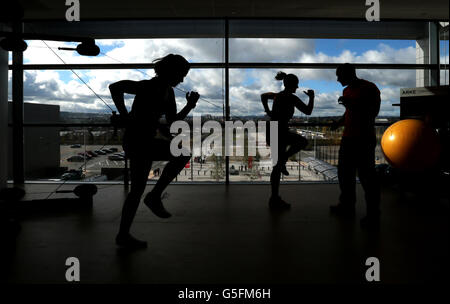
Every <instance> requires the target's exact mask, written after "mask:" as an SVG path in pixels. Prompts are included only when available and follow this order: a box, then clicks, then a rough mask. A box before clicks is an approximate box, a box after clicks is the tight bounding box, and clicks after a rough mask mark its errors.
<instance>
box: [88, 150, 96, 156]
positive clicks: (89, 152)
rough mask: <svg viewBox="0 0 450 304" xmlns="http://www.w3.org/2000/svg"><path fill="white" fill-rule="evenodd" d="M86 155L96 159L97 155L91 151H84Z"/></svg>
mask: <svg viewBox="0 0 450 304" xmlns="http://www.w3.org/2000/svg"><path fill="white" fill-rule="evenodd" d="M86 153H87V154H89V155H90V156H91V157H97V156H98V154H97V153H95V152H93V151H90V150H89V151H86Z"/></svg>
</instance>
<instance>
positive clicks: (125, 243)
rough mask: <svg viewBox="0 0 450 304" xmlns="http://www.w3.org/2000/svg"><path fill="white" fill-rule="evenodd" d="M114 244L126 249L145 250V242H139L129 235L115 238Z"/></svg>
mask: <svg viewBox="0 0 450 304" xmlns="http://www.w3.org/2000/svg"><path fill="white" fill-rule="evenodd" d="M116 244H117V246H119V247H122V248H126V249H145V248H147V242H145V241H140V240H138V239H136V238H134V237H133V236H132V235H131V234H127V235H120V234H118V235H117V236H116Z"/></svg>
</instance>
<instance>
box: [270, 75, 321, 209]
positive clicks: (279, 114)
mask: <svg viewBox="0 0 450 304" xmlns="http://www.w3.org/2000/svg"><path fill="white" fill-rule="evenodd" d="M275 79H276V80H283V84H284V90H283V91H281V92H279V93H271V92H269V93H264V94H262V95H261V101H262V104H263V106H264V110H265V111H266V113H267V115H268V116H269V117H270V120H271V121H278V155H279V156H278V162H277V164H276V165H275V166H274V167H273V169H272V174H271V175H270V183H271V186H272V196H271V197H270V200H269V206H270V207H271V208H275V209H277V208H279V209H283V208H289V207H290V205H289V204H288V203H286V202H285V201H283V200H282V199H281V197H280V195H279V188H280V177H281V173H283V174H284V175H289V172H288V171H287V169H286V162H287V160H288V158H289V157H290V156H292V155H294V154H295V153H297V152H298V151H300V150H301V149H304V148H305V147H306V145H307V144H308V141H307V140H306V138H304V137H303V136H301V135H299V134H297V133H295V132H291V131H289V126H288V123H289V120H290V119H291V118H292V116H293V115H294V111H295V108H297V109H298V110H300V111H301V112H303V113H305V114H306V115H310V114H311V113H312V110H313V107H314V91H313V90H308V91H307V92H306V91H304V93H305V94H306V95H308V96H309V103H308V105H306V104H304V103H303V101H301V100H300V98H298V97H297V96H296V95H294V93H295V91H296V90H297V88H298V78H297V76H295V75H294V74H286V73H284V72H278V73H277V75H276V76H275ZM269 99H272V100H273V105H272V110H270V109H269V106H268V101H269ZM266 141H267V144H269V143H270V132H269V130H268V131H267V132H266Z"/></svg>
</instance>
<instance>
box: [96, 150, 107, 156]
mask: <svg viewBox="0 0 450 304" xmlns="http://www.w3.org/2000/svg"><path fill="white" fill-rule="evenodd" d="M94 152H95V153H97V155H105V154H106V152H105V151H102V150H95V151H94Z"/></svg>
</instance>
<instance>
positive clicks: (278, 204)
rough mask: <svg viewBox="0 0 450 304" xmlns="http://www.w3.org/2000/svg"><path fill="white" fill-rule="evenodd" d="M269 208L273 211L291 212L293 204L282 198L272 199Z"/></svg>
mask: <svg viewBox="0 0 450 304" xmlns="http://www.w3.org/2000/svg"><path fill="white" fill-rule="evenodd" d="M269 208H270V209H271V210H289V209H291V204H288V203H286V202H285V201H284V200H282V199H281V197H279V196H277V197H271V198H270V200H269Z"/></svg>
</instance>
